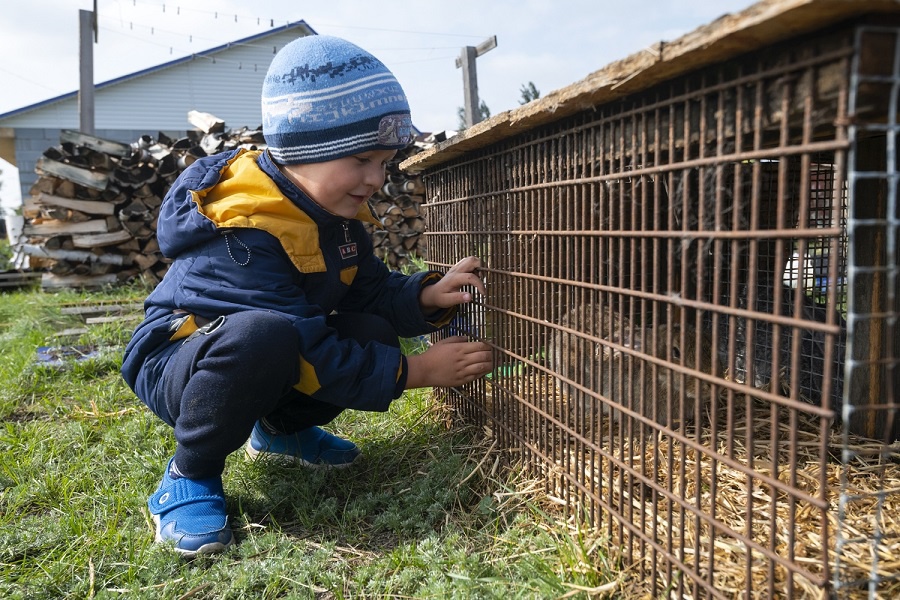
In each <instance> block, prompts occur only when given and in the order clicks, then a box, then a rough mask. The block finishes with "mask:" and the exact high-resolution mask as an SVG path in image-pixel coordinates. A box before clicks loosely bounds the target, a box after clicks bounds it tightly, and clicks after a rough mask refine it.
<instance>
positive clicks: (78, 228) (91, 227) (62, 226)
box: [22, 219, 109, 236]
mask: <svg viewBox="0 0 900 600" xmlns="http://www.w3.org/2000/svg"><path fill="white" fill-rule="evenodd" d="M107 231H109V227H108V225H107V224H106V219H94V220H92V221H83V222H81V223H69V222H67V221H44V222H43V223H38V224H28V223H26V224H25V226H24V227H23V228H22V232H23V233H24V234H25V235H41V236H44V235H46V236H50V235H57V234H60V233H69V234H74V233H106V232H107Z"/></svg>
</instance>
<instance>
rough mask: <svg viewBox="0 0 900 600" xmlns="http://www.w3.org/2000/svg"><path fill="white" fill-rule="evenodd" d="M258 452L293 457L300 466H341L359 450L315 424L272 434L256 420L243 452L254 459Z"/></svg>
mask: <svg viewBox="0 0 900 600" xmlns="http://www.w3.org/2000/svg"><path fill="white" fill-rule="evenodd" d="M260 454H265V455H268V456H271V457H273V458H279V459H282V460H289V461H293V462H296V463H299V464H301V465H303V466H304V467H324V468H342V467H348V466H350V465H351V464H353V461H355V460H356V459H357V458H359V456H360V455H361V452H360V451H359V448H357V447H356V444H354V443H353V442H350V441H348V440H345V439H342V438H339V437H337V436H336V435H331V434H330V433H328V432H327V431H325V430H324V429H321V428H319V427H310V428H309V429H304V430H302V431H298V432H296V433H289V434H278V435H273V434H270V433H267V432H266V431H265V430H264V429H263V428H262V425H260V423H259V421H257V422H256V425H254V426H253V433H251V434H250V441H248V442H247V456H249V457H250V458H251V459H255V458H256V457H258V456H259V455H260Z"/></svg>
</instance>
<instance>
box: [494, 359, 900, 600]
mask: <svg viewBox="0 0 900 600" xmlns="http://www.w3.org/2000/svg"><path fill="white" fill-rule="evenodd" d="M515 379H517V378H509V379H506V380H504V381H503V382H502V383H501V382H495V383H496V384H498V386H497V387H494V386H488V389H487V398H486V405H487V406H486V407H485V408H486V413H487V414H488V415H489V418H490V419H492V420H494V421H497V422H498V423H502V424H504V425H505V426H506V427H509V428H511V429H513V430H518V431H519V432H520V435H521V437H520V441H521V442H522V443H523V444H524V445H525V446H526V447H529V448H530V449H531V451H530V452H526V455H530V456H531V457H532V458H534V457H537V456H540V455H541V454H543V455H545V456H550V457H552V461H553V462H552V463H549V462H540V463H539V464H535V465H533V468H534V470H535V471H536V472H540V473H542V474H543V476H544V478H545V479H546V481H547V486H548V489H549V490H550V493H551V495H553V496H556V497H557V498H558V499H560V501H565V502H566V503H567V504H568V509H569V510H570V512H571V513H572V514H582V511H584V512H585V513H586V514H593V515H594V521H595V522H594V525H595V526H597V528H598V529H599V530H600V531H601V532H602V533H604V534H606V535H608V536H609V537H610V538H611V539H612V540H613V544H612V545H613V546H614V547H615V546H618V547H619V550H617V552H619V553H620V557H621V558H622V559H623V560H624V562H625V563H627V564H630V565H631V568H630V570H631V571H632V572H634V573H635V574H636V576H635V578H634V583H635V586H636V590H637V591H636V592H635V595H636V596H638V597H660V596H661V595H665V592H666V590H669V594H670V595H671V597H673V598H674V597H679V598H682V597H683V598H692V597H707V596H710V595H711V594H709V593H708V590H706V589H705V588H704V587H702V586H698V587H696V588H694V586H693V584H694V580H699V581H702V582H705V584H704V585H709V586H710V587H711V588H712V589H714V590H716V593H718V594H721V595H723V596H724V597H728V598H760V599H762V598H770V597H772V596H773V594H774V595H775V596H776V597H777V596H780V595H784V594H786V593H787V590H788V588H791V590H792V593H793V597H802V598H807V597H816V598H818V597H822V596H823V595H824V586H825V583H826V582H834V581H835V580H837V585H836V587H835V592H836V593H837V594H838V596H839V597H842V598H857V597H859V598H863V597H869V592H870V589H869V585H870V582H871V583H872V585H874V589H877V594H878V596H879V597H900V559H898V558H896V557H900V446H898V445H896V444H895V445H893V446H884V445H882V444H881V443H879V442H876V441H872V440H866V439H862V438H856V437H854V436H849V437H848V441H847V444H846V446H845V444H844V438H843V435H842V434H841V433H840V432H837V431H831V432H830V437H829V439H828V440H827V443H826V444H825V446H824V447H825V454H826V455H825V456H822V455H821V453H822V448H823V445H822V443H821V441H820V434H819V420H818V418H816V417H814V416H811V415H806V414H803V413H798V414H796V415H795V416H794V421H793V423H792V422H791V416H790V415H789V413H788V411H787V410H785V409H781V412H780V413H776V414H774V415H773V414H772V412H771V408H770V407H769V406H768V405H764V404H763V403H760V402H756V403H751V404H750V406H749V408H750V411H752V413H749V416H748V406H747V403H746V402H745V401H744V400H743V399H741V401H738V402H735V403H734V407H733V409H734V418H733V423H734V425H733V426H732V427H731V428H729V427H727V426H726V422H725V418H724V415H720V418H719V419H718V420H717V426H716V427H715V428H713V427H712V426H710V424H709V423H706V424H704V425H703V426H701V427H693V426H689V427H685V428H684V429H683V430H681V431H680V432H678V433H676V434H675V435H672V434H670V433H666V432H658V433H657V434H655V435H653V434H652V433H649V434H648V436H647V437H646V439H645V441H644V442H641V441H637V440H639V439H641V438H640V436H638V435H628V434H627V433H628V431H627V427H626V426H625V424H624V423H622V424H612V423H610V422H609V420H608V418H606V417H603V418H600V419H596V420H595V419H585V418H584V417H583V416H582V415H573V412H572V411H571V410H570V409H569V407H567V406H566V404H565V402H564V400H562V399H561V398H560V397H559V396H558V395H557V396H556V397H551V398H548V394H547V391H548V390H554V387H555V386H554V385H553V381H552V379H553V378H549V377H544V376H530V377H528V378H525V381H522V382H517V381H514V380H515ZM547 379H550V381H549V382H548V381H547ZM554 394H555V391H552V392H551V393H550V396H553V395H554ZM491 407H493V410H492V409H491ZM498 407H503V408H502V409H499V412H498ZM720 410H723V409H721V408H720ZM723 412H724V410H723ZM538 413H543V415H544V416H543V417H541V416H539V414H538ZM548 417H549V418H548ZM773 423H774V424H775V428H774V429H773ZM637 429H638V428H637V427H636V429H635V431H637ZM646 429H647V430H648V431H649V427H647V428H646ZM792 429H795V430H796V435H795V441H794V442H793V443H792V441H791V430H792ZM773 433H774V434H775V435H776V436H777V437H776V439H777V443H776V444H774V445H773V442H772V440H773ZM579 486H580V487H581V490H579V489H578V487H579ZM823 487H824V491H823ZM823 499H824V500H823ZM842 499H843V500H842ZM611 516H612V518H611ZM623 522H624V523H625V526H624V527H623V526H622V523H623ZM629 527H631V530H629ZM826 531H827V533H826ZM826 536H827V538H826ZM826 539H827V542H825V541H824V540H826ZM654 545H655V546H656V547H657V548H658V549H659V551H658V552H657V553H656V563H655V564H656V568H655V569H654V567H653V562H652V557H653V552H652V549H653V546H654ZM665 554H671V555H672V556H673V557H675V559H676V560H677V561H680V562H681V563H682V564H683V565H684V566H683V569H681V568H680V567H679V566H678V565H677V564H674V563H673V564H670V563H669V560H668V559H667V558H666V556H665ZM826 555H827V557H828V558H827V562H828V563H830V564H829V565H827V569H828V572H827V574H826V558H825V557H826ZM681 570H686V571H688V572H689V573H690V575H689V576H683V575H682V574H681V573H680V571H681ZM654 571H655V572H654ZM680 585H683V588H681V587H679V586H680ZM748 590H749V593H748Z"/></svg>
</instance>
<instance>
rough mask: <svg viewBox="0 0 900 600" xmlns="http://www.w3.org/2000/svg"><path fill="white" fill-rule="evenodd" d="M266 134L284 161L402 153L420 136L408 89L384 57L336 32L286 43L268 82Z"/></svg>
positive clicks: (264, 98)
mask: <svg viewBox="0 0 900 600" xmlns="http://www.w3.org/2000/svg"><path fill="white" fill-rule="evenodd" d="M262 116H263V135H264V136H265V139H266V143H267V144H268V146H269V150H270V152H271V153H272V156H273V157H274V159H275V160H276V161H277V162H279V163H281V164H298V163H307V162H324V161H327V160H333V159H335V158H340V157H343V156H349V155H351V154H358V153H360V152H366V151H368V150H398V149H400V148H403V147H405V146H407V145H408V144H409V143H410V142H411V141H412V138H413V127H412V121H411V119H410V115H409V104H408V102H407V100H406V94H405V93H404V92H403V88H402V87H400V84H399V82H397V79H396V78H395V77H394V75H393V74H392V73H391V72H390V71H389V70H388V69H387V67H385V66H384V64H382V63H381V61H379V60H378V59H377V58H375V57H374V56H372V55H371V54H369V53H368V52H366V51H365V50H363V49H362V48H359V47H358V46H355V45H353V44H351V43H350V42H347V41H346V40H343V39H340V38H336V37H333V36H308V37H304V38H300V39H297V40H294V41H293V42H291V43H290V44H288V45H286V46H285V47H284V48H282V49H281V51H280V52H279V53H278V54H277V55H276V56H275V58H274V59H273V60H272V64H271V65H270V66H269V70H268V72H267V73H266V78H265V81H264V83H263V94H262Z"/></svg>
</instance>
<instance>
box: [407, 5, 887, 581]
mask: <svg viewBox="0 0 900 600" xmlns="http://www.w3.org/2000/svg"><path fill="white" fill-rule="evenodd" d="M851 4H852V5H853V6H852V7H851ZM773 6H774V7H775V8H776V9H777V8H779V7H781V8H782V10H781V12H778V10H775V11H774V12H775V13H776V14H775V16H766V17H765V18H763V17H760V14H766V15H769V13H766V12H765V10H763V9H772V7H773ZM798 6H799V7H800V8H798ZM897 8H898V5H897V4H896V3H892V4H891V5H888V4H885V3H880V2H872V3H867V2H861V3H855V4H854V3H839V2H835V1H832V0H820V1H812V2H802V3H801V2H765V3H762V4H761V5H755V6H754V7H751V8H750V9H748V11H746V13H744V14H743V19H744V21H740V19H739V24H740V23H741V22H745V23H747V26H746V29H743V30H742V29H741V28H740V27H733V28H731V29H729V30H728V32H727V33H725V34H722V35H721V36H720V37H716V35H717V34H715V33H713V34H707V35H711V36H712V41H710V42H709V45H710V46H711V47H715V43H713V42H717V43H721V44H724V47H725V48H726V49H731V52H732V56H729V57H728V58H729V60H718V61H717V60H712V59H710V60H708V61H705V62H703V64H697V63H696V62H693V63H692V62H691V61H688V62H687V63H678V64H681V65H682V68H681V70H678V72H677V73H674V74H673V72H674V71H676V70H677V69H675V67H674V66H672V67H671V68H670V69H669V71H668V72H666V73H665V76H660V75H657V76H655V77H654V78H653V81H652V82H647V81H645V82H644V83H643V84H640V85H638V84H633V89H631V90H628V91H622V90H619V89H618V86H619V84H614V85H611V84H609V79H604V78H603V77H598V78H597V79H596V80H597V81H601V82H605V83H602V84H601V87H602V86H606V87H604V88H603V89H602V90H601V91H597V90H594V89H591V88H590V85H588V83H590V82H589V81H588V82H587V83H584V82H583V83H582V84H580V85H577V86H574V87H576V88H577V90H574V91H568V92H565V93H562V94H560V97H566V93H569V94H572V95H573V96H572V97H574V98H576V100H577V101H573V102H572V103H571V105H572V106H577V107H578V108H571V109H568V110H563V111H560V112H563V113H565V114H559V113H556V114H555V115H543V116H541V115H538V116H534V115H537V114H538V111H539V110H540V106H541V105H540V104H539V105H538V108H536V109H535V108H531V109H529V108H528V107H525V108H523V109H519V110H520V111H525V110H526V109H527V110H528V111H529V112H528V114H529V115H532V117H530V120H529V118H528V115H525V116H523V117H522V119H521V123H520V124H519V125H518V126H517V127H516V129H515V131H508V130H507V128H508V127H510V124H511V123H517V122H519V121H518V120H517V119H514V118H512V117H511V116H509V115H506V116H500V117H498V118H495V119H492V120H489V121H487V122H486V123H483V124H481V125H479V127H478V128H476V130H475V131H473V132H467V133H466V134H465V135H464V136H462V137H461V139H459V140H455V141H454V140H451V141H450V142H448V143H447V144H446V147H444V148H438V149H437V150H436V151H434V152H431V153H424V154H425V156H417V157H415V158H414V159H413V160H412V161H410V163H409V164H408V165H407V166H409V167H412V168H414V169H418V170H422V171H423V172H424V180H425V185H426V189H427V194H428V197H429V200H428V202H427V204H426V206H427V207H428V220H429V232H428V234H427V235H428V238H429V241H428V248H429V255H428V257H427V258H428V262H429V263H430V264H433V265H434V266H436V267H444V266H449V265H450V264H452V263H453V262H454V261H455V260H456V259H457V258H459V257H461V256H464V255H467V254H474V255H477V256H480V257H481V258H482V259H483V262H484V264H485V269H484V274H485V276H486V278H487V284H488V294H487V296H486V297H483V298H479V299H478V301H477V302H475V303H474V304H472V305H469V306H467V307H465V308H464V309H463V310H462V311H461V312H460V314H459V316H458V317H457V322H456V323H455V325H454V328H453V329H452V330H451V331H449V332H447V333H445V334H442V335H446V334H450V333H456V334H459V333H462V334H464V335H470V336H473V337H476V338H478V339H484V340H486V341H488V342H490V343H491V344H492V345H493V346H494V347H495V348H496V349H497V351H498V355H499V357H500V358H499V360H498V364H497V368H496V370H495V371H494V372H493V373H491V374H490V375H489V376H488V377H487V378H485V379H484V380H483V381H480V382H477V383H475V384H472V385H470V386H464V387H463V388H458V389H453V390H441V397H442V398H443V399H444V400H446V401H447V402H448V403H450V404H451V405H452V406H454V407H456V409H457V411H458V414H459V416H460V418H463V419H466V420H470V421H475V422H478V423H481V424H483V425H485V426H488V427H490V428H492V429H493V431H494V432H495V435H496V438H497V440H498V444H499V445H502V446H503V447H506V448H514V449H516V451H517V452H516V456H518V457H519V459H520V460H521V465H522V467H524V468H525V469H527V470H528V471H530V472H531V473H533V474H535V475H537V476H540V477H541V478H542V481H544V482H545V490H544V492H545V493H546V494H548V495H551V496H553V497H555V498H558V499H559V500H560V501H561V502H562V503H563V504H564V505H565V507H566V510H567V511H568V513H569V514H570V515H571V516H574V517H577V518H584V519H586V520H587V521H589V523H590V524H591V525H592V526H594V527H596V528H597V529H598V530H601V531H603V532H604V533H606V535H607V536H608V537H609V539H610V540H611V548H610V552H611V553H613V554H615V555H617V556H618V557H620V558H622V559H623V560H624V561H625V562H627V563H629V564H631V565H632V567H631V569H632V572H633V573H634V574H635V580H636V581H639V582H641V585H643V586H645V589H644V591H645V592H646V593H647V594H650V595H651V596H652V597H659V596H661V595H663V594H670V595H672V596H677V597H704V598H706V597H709V598H733V597H741V598H773V597H786V598H801V597H802V598H805V597H810V596H817V597H818V596H821V595H822V594H825V593H833V594H836V595H839V596H842V597H863V596H865V595H868V596H869V597H889V596H891V595H892V594H897V593H900V581H898V579H900V568H898V567H900V563H898V562H897V560H896V559H895V558H894V557H895V556H898V555H900V553H898V552H897V549H898V548H897V546H898V541H900V538H898V536H900V523H898V521H897V517H896V515H898V514H900V512H898V507H900V466H898V465H900V463H898V460H897V458H898V445H897V440H898V439H900V423H898V419H897V415H896V411H897V400H896V399H897V391H898V389H900V368H898V363H900V329H898V315H900V281H898V274H900V266H898V264H900V258H898V257H900V245H898V234H900V208H898V201H897V179H898V175H897V174H898V156H897V150H896V145H897V137H898V125H897V114H898V110H900V104H898V97H900V40H898V37H900V21H898V20H897V10H896V9H897ZM806 10H808V11H809V12H804V11H806ZM873 10H875V11H876V12H877V13H878V14H877V16H874V17H873V16H872V15H870V14H868V13H870V12H872V11H873ZM798 11H799V12H798ZM854 11H856V12H854ZM879 11H880V12H879ZM823 14H828V15H830V18H831V19H832V20H831V21H829V22H825V21H823V19H824V17H823V16H822V15H823ZM798 15H799V16H800V17H804V19H805V20H802V19H801V20H802V21H803V22H804V23H807V25H808V27H807V29H806V30H805V31H802V32H801V29H802V28H801V27H799V26H796V23H797V22H798V21H797V17H798ZM767 19H771V20H772V22H769V25H771V28H770V29H771V31H777V32H780V33H779V34H778V35H780V36H781V37H780V38H779V39H777V40H771V43H764V44H763V43H760V44H759V46H758V47H753V48H744V49H743V50H742V51H741V52H738V51H737V50H735V48H736V44H735V43H734V41H733V38H732V37H730V36H738V37H740V34H741V33H743V32H746V31H747V30H749V29H751V27H750V26H751V25H752V26H753V27H755V28H756V29H753V31H754V32H756V34H757V35H761V34H760V33H759V32H760V31H761V30H760V27H763V26H764V25H765V24H766V23H767V22H768V21H767ZM779 19H781V20H779ZM786 22H790V23H791V24H792V25H793V26H794V29H793V30H792V31H797V32H798V33H797V34H796V35H787V34H785V33H784V31H785V28H784V27H783V24H784V23H786ZM810 23H811V25H810ZM773 35H774V34H773ZM741 39H743V38H741ZM676 45H677V44H676ZM675 58H677V56H676V57H675ZM674 62H675V63H677V62H678V61H677V60H675V61H674ZM625 63H626V64H628V61H625ZM685 65H686V66H685ZM616 68H621V65H619V66H618V67H615V68H613V69H612V72H616ZM652 68H653V67H647V69H649V70H652ZM636 73H637V74H640V73H641V72H640V71H639V70H638V71H636ZM636 79H637V78H636ZM624 81H625V82H627V83H631V82H632V80H631V78H628V79H625V80H624ZM601 92H603V93H601ZM604 94H605V95H604ZM585 98H590V99H591V102H590V104H586V100H585ZM545 106H554V105H553V104H552V103H551V102H549V101H548V102H547V103H546V104H545ZM585 107H586V108H585ZM547 112H550V111H549V110H548V111H547ZM514 116H515V115H513V117H514ZM551 117H552V118H551ZM498 132H499V133H498Z"/></svg>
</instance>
